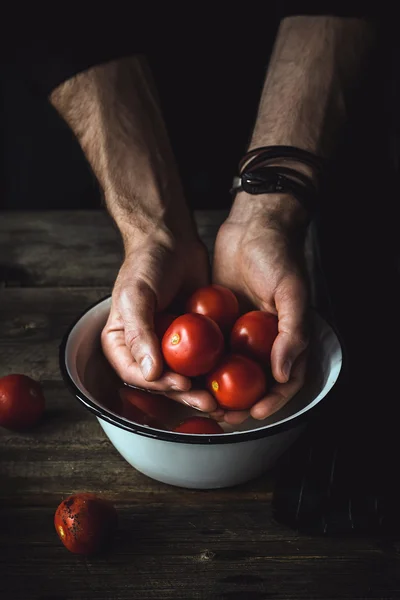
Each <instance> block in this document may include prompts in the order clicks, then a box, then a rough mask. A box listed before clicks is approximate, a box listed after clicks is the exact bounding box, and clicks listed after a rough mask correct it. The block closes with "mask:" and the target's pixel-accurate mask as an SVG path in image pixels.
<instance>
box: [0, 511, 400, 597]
mask: <svg viewBox="0 0 400 600" xmlns="http://www.w3.org/2000/svg"><path fill="white" fill-rule="evenodd" d="M228 506H229V509H228ZM117 509H118V512H119V531H118V535H117V537H116V540H115V543H114V547H113V549H112V551H111V552H110V553H109V554H108V556H103V557H94V558H93V557H92V558H89V559H83V558H81V557H77V556H73V555H71V554H69V553H68V552H67V551H66V550H65V549H64V548H63V547H62V545H61V543H60V542H59V541H58V539H57V537H56V533H55V531H54V528H53V513H54V511H53V508H51V509H50V508H28V509H24V510H23V511H22V510H21V509H19V508H9V509H6V510H5V511H3V513H2V530H3V533H2V541H3V548H4V549H5V550H6V553H4V555H3V558H2V560H1V562H0V565H1V567H2V568H3V569H2V570H3V574H2V577H1V578H0V593H1V592H2V591H3V594H4V595H2V596H1V597H2V598H4V600H8V599H10V600H11V598H13V599H17V600H18V599H21V600H22V599H23V600H27V599H29V598H32V599H42V600H44V599H47V600H50V598H57V600H80V599H82V600H83V599H85V600H86V599H89V598H90V599H96V600H110V599H114V598H115V599H117V598H118V600H124V599H127V600H128V599H129V600H131V599H134V598H140V599H144V600H146V599H157V600H161V599H173V598H182V599H185V600H188V599H190V600H192V599H202V600H203V599H219V598H220V599H236V598H238V599H239V598H243V599H246V600H247V599H249V600H252V599H254V600H261V599H264V598H274V599H277V600H278V599H289V598H291V599H296V600H301V599H303V598H304V599H315V600H316V599H318V600H324V599H330V600H333V599H342V600H344V599H349V600H350V599H361V598H362V599H364V600H365V599H372V598H376V599H377V598H385V599H386V598H398V597H399V592H400V570H399V567H400V556H399V553H398V549H397V548H396V547H395V546H392V545H390V544H388V545H387V546H386V547H382V546H381V545H380V544H379V543H377V542H373V541H369V542H368V541H364V542H360V540H356V539H353V540H351V539H329V540H321V539H316V538H307V537H302V538H298V537H296V536H288V535H287V532H286V531H285V530H284V529H283V528H281V527H280V526H279V525H277V524H275V523H274V522H273V521H272V519H271V515H270V512H269V508H268V506H266V505H264V504H263V503H257V502H246V501H244V502H242V503H240V504H235V503H230V504H229V505H228V504H227V503H220V502H215V503H213V504H211V503H210V504H208V505H207V506H204V504H203V503H202V502H199V503H197V504H193V505H191V506H189V507H188V506H185V505H181V504H180V503H178V502H176V501H174V500H172V501H169V502H162V503H154V502H148V503H142V502H139V503H136V504H132V503H131V504H129V505H123V504H121V505H117Z"/></svg>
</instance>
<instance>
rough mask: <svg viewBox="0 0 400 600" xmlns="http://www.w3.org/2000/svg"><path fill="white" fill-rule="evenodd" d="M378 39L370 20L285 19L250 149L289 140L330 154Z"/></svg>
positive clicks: (318, 152)
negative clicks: (349, 102)
mask: <svg viewBox="0 0 400 600" xmlns="http://www.w3.org/2000/svg"><path fill="white" fill-rule="evenodd" d="M374 39H375V32H374V26H373V25H372V24H371V23H370V22H369V21H366V20H363V19H355V18H338V17H323V16H296V17H288V18H286V19H284V20H283V21H282V22H281V25H280V28H279V32H278V35H277V39H276V42H275V47H274V51H273V55H272V57H271V61H270V64H269V68H268V72H267V76H266V80H265V85H264V89H263V92H262V97H261V101H260V105H259V110H258V115H257V120H256V124H255V127H254V132H253V136H252V139H251V143H250V149H251V148H255V147H258V146H268V145H289V146H296V147H299V148H303V149H305V150H309V151H311V152H314V153H316V154H319V155H322V156H329V155H330V154H331V152H332V151H333V149H334V147H335V143H336V142H337V141H338V133H339V132H340V130H341V128H342V126H343V124H344V122H345V120H346V118H347V114H348V100H349V96H351V91H352V89H353V85H354V84H356V83H357V82H358V81H359V79H360V77H361V76H362V73H363V69H364V68H365V65H366V64H367V58H368V55H369V53H370V51H371V49H372V48H373V44H374Z"/></svg>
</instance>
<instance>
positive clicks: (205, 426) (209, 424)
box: [174, 417, 225, 433]
mask: <svg viewBox="0 0 400 600" xmlns="http://www.w3.org/2000/svg"><path fill="white" fill-rule="evenodd" d="M174 431H177V432H179V433H225V432H224V430H223V429H222V427H221V425H218V423H217V422H216V421H213V419H210V418H209V417H190V418H189V419H186V420H185V421H182V423H180V424H179V425H178V426H177V427H175V429H174Z"/></svg>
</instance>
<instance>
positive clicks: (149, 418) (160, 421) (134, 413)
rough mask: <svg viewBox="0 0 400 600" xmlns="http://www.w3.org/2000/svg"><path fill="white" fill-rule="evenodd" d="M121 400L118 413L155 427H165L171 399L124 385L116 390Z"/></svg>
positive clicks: (140, 423) (136, 421)
mask: <svg viewBox="0 0 400 600" xmlns="http://www.w3.org/2000/svg"><path fill="white" fill-rule="evenodd" d="M118 394H119V398H120V400H121V407H120V410H119V412H120V414H121V416H123V417H125V419H129V421H134V422H135V423H139V425H148V426H149V427H154V428H156V429H165V423H166V422H167V421H168V417H169V415H170V413H171V404H173V401H172V400H170V399H169V398H167V397H166V396H163V395H162V394H152V393H151V392H145V391H142V390H137V389H135V388H131V387H128V386H124V387H122V388H120V389H119V390H118Z"/></svg>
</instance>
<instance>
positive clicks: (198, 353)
mask: <svg viewBox="0 0 400 600" xmlns="http://www.w3.org/2000/svg"><path fill="white" fill-rule="evenodd" d="M161 347H162V352H163V355H164V359H165V362H166V363H167V365H168V366H169V367H170V368H171V369H172V370H173V371H175V372H176V373H180V374H181V375H186V376H187V377H197V376H198V375H205V374H206V373H208V371H210V369H213V368H214V367H215V365H216V364H217V362H218V361H219V359H220V358H221V356H222V353H223V350H224V338H223V335H222V333H221V330H220V328H219V327H218V325H217V324H216V323H215V322H214V321H213V320H212V319H209V318H208V317H205V316H204V315H198V314H194V313H193V314H185V315H181V316H180V317H178V318H177V319H175V321H174V322H173V323H172V324H171V325H170V326H169V327H168V329H167V331H166V332H165V334H164V337H163V339H162V344H161Z"/></svg>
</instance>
